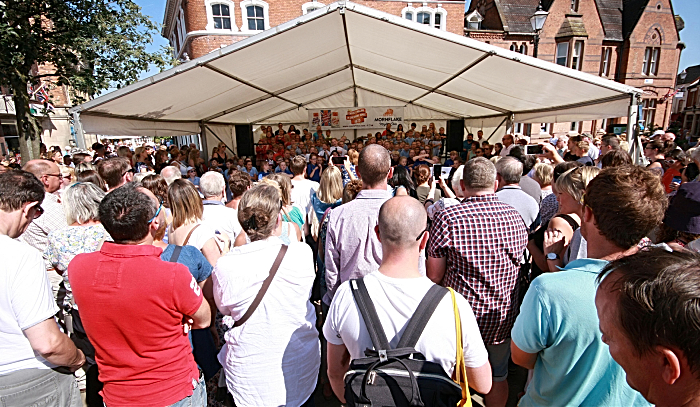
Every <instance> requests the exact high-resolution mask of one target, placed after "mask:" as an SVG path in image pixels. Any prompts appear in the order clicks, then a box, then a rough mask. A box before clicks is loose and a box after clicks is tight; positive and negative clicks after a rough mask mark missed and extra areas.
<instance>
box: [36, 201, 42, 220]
mask: <svg viewBox="0 0 700 407" xmlns="http://www.w3.org/2000/svg"><path fill="white" fill-rule="evenodd" d="M43 214H44V208H42V207H41V205H39V204H37V205H36V206H35V207H34V219H37V218H38V217H40V216H41V215H43Z"/></svg>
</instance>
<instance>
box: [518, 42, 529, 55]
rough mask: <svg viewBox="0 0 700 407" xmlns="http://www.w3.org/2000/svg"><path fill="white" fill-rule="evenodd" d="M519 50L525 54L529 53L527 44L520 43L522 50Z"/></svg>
mask: <svg viewBox="0 0 700 407" xmlns="http://www.w3.org/2000/svg"><path fill="white" fill-rule="evenodd" d="M518 52H520V53H521V54H523V55H527V45H525V44H520V50H519V51H518Z"/></svg>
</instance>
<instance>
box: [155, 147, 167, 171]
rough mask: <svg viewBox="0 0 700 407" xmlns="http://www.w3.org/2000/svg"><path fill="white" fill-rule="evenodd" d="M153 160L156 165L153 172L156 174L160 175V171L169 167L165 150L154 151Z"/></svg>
mask: <svg viewBox="0 0 700 407" xmlns="http://www.w3.org/2000/svg"><path fill="white" fill-rule="evenodd" d="M155 159H156V165H155V166H154V170H155V172H156V174H160V172H161V170H162V169H163V168H165V167H167V166H168V165H169V164H168V152H167V151H165V150H158V151H156V154H155Z"/></svg>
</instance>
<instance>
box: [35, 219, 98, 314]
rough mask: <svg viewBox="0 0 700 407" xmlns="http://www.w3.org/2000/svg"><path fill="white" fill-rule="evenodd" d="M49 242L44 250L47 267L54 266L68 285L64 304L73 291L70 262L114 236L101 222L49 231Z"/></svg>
mask: <svg viewBox="0 0 700 407" xmlns="http://www.w3.org/2000/svg"><path fill="white" fill-rule="evenodd" d="M48 239H49V243H48V245H47V246H46V250H45V251H44V262H45V263H46V267H47V268H49V267H53V268H55V269H56V271H57V272H59V273H61V275H63V283H64V285H65V287H66V298H65V300H64V301H63V304H64V305H65V304H69V303H70V302H71V300H72V298H73V291H72V290H71V289H70V283H69V282H68V273H67V272H66V270H67V269H68V263H70V261H71V260H73V258H74V257H75V256H76V255H78V254H81V253H92V252H94V251H97V250H99V249H100V247H102V243H104V242H105V241H107V242H111V241H112V237H111V236H110V235H109V233H107V231H106V230H105V228H104V226H102V225H101V224H97V225H90V226H68V227H65V228H62V229H58V230H54V231H52V232H50V233H49V236H48Z"/></svg>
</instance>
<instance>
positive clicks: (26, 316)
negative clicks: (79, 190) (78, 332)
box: [0, 161, 85, 407]
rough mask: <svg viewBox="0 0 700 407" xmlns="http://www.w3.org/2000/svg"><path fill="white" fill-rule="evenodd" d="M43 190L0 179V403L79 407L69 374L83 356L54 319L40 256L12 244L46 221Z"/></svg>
mask: <svg viewBox="0 0 700 407" xmlns="http://www.w3.org/2000/svg"><path fill="white" fill-rule="evenodd" d="M47 162H48V161H47ZM27 164H29V163H27ZM52 164H53V163H52ZM53 165H54V166H55V165H56V164H53ZM44 188H45V185H42V182H39V181H38V180H37V179H36V177H35V176H34V175H33V174H30V173H28V172H25V171H8V172H5V173H2V174H0V256H2V258H3V264H2V266H0V281H3V284H0V347H2V351H0V383H2V386H0V400H2V401H3V404H4V405H39V404H42V405H43V403H45V402H46V401H47V400H53V403H54V404H55V405H59V406H67V407H78V406H81V405H82V403H81V401H80V390H79V389H78V386H77V384H76V382H75V376H73V375H72V374H71V373H70V372H72V371H75V370H77V369H78V368H80V367H81V366H82V365H83V364H85V355H83V353H82V352H81V351H80V350H78V349H77V348H76V347H75V345H74V344H73V342H72V341H71V340H70V339H69V338H68V336H66V335H65V334H63V333H61V331H60V330H59V329H58V325H57V324H56V322H55V320H54V318H53V316H54V314H56V312H58V306H57V305H56V301H55V300H54V299H53V298H52V296H51V289H50V288H49V281H48V280H47V278H46V274H44V271H43V270H44V261H43V259H42V257H41V253H39V252H37V251H36V250H34V249H33V248H31V247H30V246H29V245H27V243H24V242H21V241H18V240H16V238H17V237H19V236H20V235H21V234H22V233H23V232H24V231H25V230H26V229H27V226H29V225H30V224H32V223H35V222H37V221H38V220H39V219H41V218H43V217H44V216H46V214H44V216H42V213H43V209H42V207H41V205H42V200H43V201H44V202H46V201H45V199H44V196H45V195H49V194H45V193H44ZM54 274H55V273H54ZM57 367H62V368H57Z"/></svg>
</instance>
